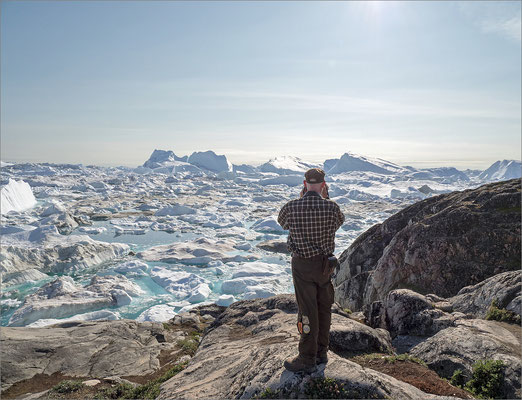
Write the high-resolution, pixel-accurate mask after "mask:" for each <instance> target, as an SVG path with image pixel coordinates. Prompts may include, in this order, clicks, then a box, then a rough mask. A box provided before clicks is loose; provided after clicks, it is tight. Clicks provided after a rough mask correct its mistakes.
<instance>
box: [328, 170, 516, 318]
mask: <svg viewBox="0 0 522 400" xmlns="http://www.w3.org/2000/svg"><path fill="white" fill-rule="evenodd" d="M520 210H521V202H520V180H519V179H514V180H510V181H505V182H498V183H493V184H488V185H483V186H481V187H479V188H477V189H470V190H464V191H462V192H452V193H449V194H443V195H439V196H435V197H431V198H428V199H425V200H423V201H419V202H417V203H415V204H413V205H411V206H409V207H407V208H405V209H404V210H402V211H400V212H398V213H397V214H395V215H393V216H392V217H390V218H388V219H387V220H386V221H384V222H383V223H382V224H378V225H375V226H373V227H372V228H370V229H369V230H368V231H366V232H365V233H363V234H362V235H361V236H359V237H358V238H357V239H356V240H355V241H354V242H353V244H352V245H351V246H350V247H349V248H348V249H347V250H346V251H345V252H343V254H342V255H341V257H340V261H341V269H340V271H339V273H338V274H337V276H336V278H335V286H336V301H338V302H339V303H340V304H341V305H342V306H343V307H348V308H350V309H352V310H359V309H361V308H362V307H363V306H364V305H369V304H371V303H372V302H374V301H379V300H383V299H384V298H385V296H386V295H387V294H388V292H390V291H391V290H394V289H398V288H409V289H414V290H415V291H417V292H419V293H434V294H436V295H438V296H442V297H450V296H454V295H456V294H457V293H458V292H459V290H460V289H462V288H463V287H464V286H468V285H475V284H477V283H480V282H482V281H483V280H485V279H487V278H489V277H491V276H493V275H496V274H498V273H502V272H506V271H512V270H518V269H519V268H520V254H521V253H520V250H521V247H520Z"/></svg>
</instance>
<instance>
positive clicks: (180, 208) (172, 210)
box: [154, 204, 196, 217]
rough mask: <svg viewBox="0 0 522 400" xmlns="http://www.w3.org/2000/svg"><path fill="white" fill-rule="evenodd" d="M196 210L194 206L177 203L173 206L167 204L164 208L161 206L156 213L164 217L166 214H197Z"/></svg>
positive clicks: (157, 215)
mask: <svg viewBox="0 0 522 400" xmlns="http://www.w3.org/2000/svg"><path fill="white" fill-rule="evenodd" d="M195 213H196V210H195V209H193V208H192V207H188V206H184V205H182V204H176V205H173V206H166V207H163V208H160V209H159V210H158V211H156V213H155V214H154V215H155V216H156V217H163V216H166V215H172V216H177V215H187V214H195Z"/></svg>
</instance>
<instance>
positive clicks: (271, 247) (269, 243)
mask: <svg viewBox="0 0 522 400" xmlns="http://www.w3.org/2000/svg"><path fill="white" fill-rule="evenodd" d="M256 247H259V248H260V249H263V250H266V251H271V252H273V253H283V254H290V251H289V250H288V247H287V245H286V240H279V239H272V240H266V241H264V242H261V243H259V244H257V245H256Z"/></svg>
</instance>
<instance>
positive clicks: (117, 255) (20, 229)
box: [0, 149, 521, 326]
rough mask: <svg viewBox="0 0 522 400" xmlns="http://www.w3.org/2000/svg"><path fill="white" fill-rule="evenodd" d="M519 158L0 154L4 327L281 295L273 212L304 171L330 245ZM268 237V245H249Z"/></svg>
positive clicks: (491, 176) (344, 243) (515, 170)
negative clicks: (313, 182) (472, 166)
mask: <svg viewBox="0 0 522 400" xmlns="http://www.w3.org/2000/svg"><path fill="white" fill-rule="evenodd" d="M336 156H337V155H336ZM520 165H521V164H520V161H517V160H499V161H498V162H496V163H494V164H492V165H491V167H490V168H488V169H486V170H485V171H480V170H465V171H462V170H459V169H457V168H454V167H450V166H448V167H435V168H423V169H419V168H414V167H410V166H400V165H397V164H394V163H391V162H388V161H386V160H381V159H377V158H371V157H365V156H361V155H357V154H354V153H352V152H345V154H343V155H340V156H339V157H331V158H329V159H327V160H324V162H322V163H321V162H317V161H314V162H309V161H305V160H302V159H299V158H297V157H293V156H283V157H275V158H272V159H271V160H269V161H267V162H265V163H263V164H261V165H259V166H253V165H246V164H242V165H232V164H231V163H230V161H229V160H228V159H227V158H226V156H225V155H217V154H216V153H214V152H212V151H204V152H194V153H192V154H191V155H180V154H175V153H174V151H171V150H159V149H158V150H155V151H154V152H153V153H152V154H151V156H150V158H149V159H148V160H147V161H145V163H144V164H143V165H142V166H138V167H136V168H133V167H99V166H92V165H90V166H83V165H76V164H48V163H2V180H1V182H0V185H2V192H1V193H2V198H1V205H2V209H1V212H2V224H1V226H0V234H1V235H2V246H3V248H2V257H1V258H0V273H1V274H2V283H3V286H4V288H5V290H4V291H3V292H2V294H1V298H0V304H1V305H2V311H3V313H2V315H1V323H2V325H7V324H8V323H9V321H10V320H11V324H13V325H16V326H22V325H27V324H36V325H38V324H39V325H42V326H43V325H44V324H50V323H55V321H57V322H60V321H62V322H63V321H67V320H69V319H70V318H75V317H77V318H78V319H79V320H81V319H97V318H106V319H107V318H109V319H110V318H120V317H121V318H133V319H136V318H140V319H143V320H150V321H152V320H157V321H160V320H163V318H167V319H168V318H171V317H172V316H173V315H175V313H179V312H181V311H182V310H189V309H190V308H192V307H194V306H196V305H198V304H202V303H207V302H216V303H218V304H222V305H228V304H230V303H231V302H233V301H237V300H241V299H250V298H256V297H266V296H270V295H272V294H277V293H288V292H292V291H293V286H292V279H291V269H290V267H289V265H290V264H289V261H290V255H289V254H288V252H287V250H286V247H285V246H284V241H285V240H286V235H287V232H286V231H284V230H283V229H282V228H281V227H280V226H279V224H278V223H277V220H276V218H277V216H278V213H279V210H280V209H281V207H282V206H283V205H284V204H285V203H286V202H287V201H289V200H291V199H293V198H296V197H298V195H299V192H300V189H301V185H302V181H303V179H304V177H303V173H304V171H306V170H307V169H308V168H311V167H319V168H323V169H324V170H325V171H326V172H327V175H326V181H327V183H328V185H329V192H330V196H331V198H332V200H334V201H336V202H337V203H338V204H339V205H340V207H341V210H342V211H343V213H344V214H345V215H346V222H345V223H344V224H343V226H342V227H341V229H339V230H338V231H337V233H336V250H335V253H336V254H337V255H340V253H342V251H343V250H345V249H346V248H347V247H348V246H349V245H350V244H351V243H352V242H353V241H354V240H355V239H356V238H357V237H358V236H359V235H360V234H361V233H363V232H364V231H365V230H366V229H368V228H370V227H371V226H373V225H374V224H376V223H380V222H382V221H384V220H385V219H386V218H388V217H389V216H391V215H392V214H394V213H396V212H397V211H399V210H401V209H402V208H404V207H406V206H408V205H410V204H412V203H413V202H416V201H419V200H420V199H423V198H427V197H430V196H434V195H437V194H441V193H447V192H450V191H453V190H464V189H468V188H473V187H477V186H480V185H482V184H484V183H486V182H489V181H496V180H502V179H510V178H517V177H520V175H521V174H520V172H521V171H520ZM7 210H8V211H7ZM268 240H277V242H279V244H278V245H276V244H274V245H273V246H271V247H270V248H267V247H266V246H259V247H258V244H260V243H261V242H266V241H268ZM121 279H124V280H121ZM57 280H58V281H57ZM52 288H54V289H52ZM115 308H116V310H117V311H116V310H115ZM111 313H112V314H111Z"/></svg>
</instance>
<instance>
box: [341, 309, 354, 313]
mask: <svg viewBox="0 0 522 400" xmlns="http://www.w3.org/2000/svg"><path fill="white" fill-rule="evenodd" d="M343 311H344V312H345V313H346V314H351V313H352V310H350V309H349V308H343Z"/></svg>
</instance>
